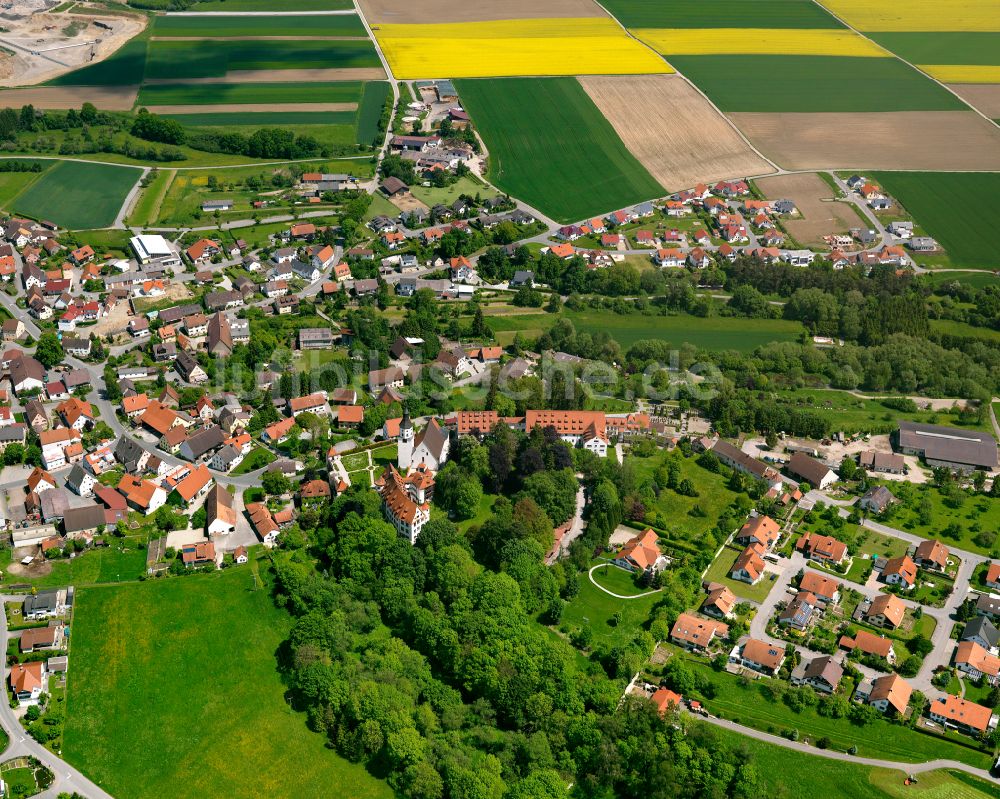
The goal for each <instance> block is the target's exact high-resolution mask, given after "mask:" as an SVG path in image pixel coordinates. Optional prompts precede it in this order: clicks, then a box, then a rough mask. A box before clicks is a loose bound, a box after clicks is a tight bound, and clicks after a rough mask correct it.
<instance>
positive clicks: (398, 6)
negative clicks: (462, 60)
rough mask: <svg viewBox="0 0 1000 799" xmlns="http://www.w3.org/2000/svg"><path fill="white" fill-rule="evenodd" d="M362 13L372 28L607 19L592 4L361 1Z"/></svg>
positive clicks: (561, 0)
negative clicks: (382, 24) (431, 24)
mask: <svg viewBox="0 0 1000 799" xmlns="http://www.w3.org/2000/svg"><path fill="white" fill-rule="evenodd" d="M360 5H361V10H362V12H364V15H365V18H366V19H367V20H368V22H369V23H370V24H372V25H376V24H378V23H380V22H384V23H386V24H388V23H419V22H485V21H488V20H491V19H545V18H550V17H551V18H553V19H556V18H559V17H603V16H605V14H604V11H603V10H602V9H601V8H600V6H598V5H597V4H596V3H592V2H591V0H546V2H544V3H540V2H538V1H537V0H476V1H475V2H465V3H454V2H451V1H450V0H405V1H404V0H360Z"/></svg>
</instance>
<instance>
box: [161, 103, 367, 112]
mask: <svg viewBox="0 0 1000 799" xmlns="http://www.w3.org/2000/svg"><path fill="white" fill-rule="evenodd" d="M148 109H149V111H150V112H151V113H153V114H242V113H249V112H267V111H274V112H276V113H279V114H288V113H292V112H295V111H357V110H358V104H357V103H250V104H249V105H226V104H220V105H151V106H148Z"/></svg>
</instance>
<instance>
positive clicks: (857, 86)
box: [670, 55, 966, 113]
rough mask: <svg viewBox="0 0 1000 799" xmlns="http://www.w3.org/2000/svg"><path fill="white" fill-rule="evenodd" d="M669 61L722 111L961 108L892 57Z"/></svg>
mask: <svg viewBox="0 0 1000 799" xmlns="http://www.w3.org/2000/svg"><path fill="white" fill-rule="evenodd" d="M670 61H671V63H672V64H673V65H674V66H675V67H676V68H677V69H678V70H680V72H681V73H683V74H684V75H686V76H687V77H688V78H690V79H691V80H692V81H693V82H694V83H695V85H696V86H698V87H699V88H700V89H701V90H702V91H704V92H705V93H706V94H707V95H708V96H709V98H711V100H712V101H713V102H714V103H715V104H716V105H717V106H718V107H719V108H721V109H722V110H723V111H769V112H781V111H797V112H807V111H853V112H856V113H866V112H879V111H948V110H959V109H965V108H966V106H965V104H964V103H962V102H961V101H960V100H959V99H958V98H956V97H955V96H954V95H953V94H951V93H950V92H948V91H947V90H945V89H943V88H942V87H941V86H939V85H938V84H936V83H935V82H934V81H932V80H930V79H929V78H927V77H926V76H925V75H922V74H920V72H918V71H917V70H915V69H913V68H912V67H910V66H908V65H906V64H904V63H903V62H902V61H899V60H898V59H895V58H853V57H847V56H793V55H695V56H672V57H671V59H670ZM735 76H744V78H743V79H736V77H735Z"/></svg>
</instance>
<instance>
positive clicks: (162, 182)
mask: <svg viewBox="0 0 1000 799" xmlns="http://www.w3.org/2000/svg"><path fill="white" fill-rule="evenodd" d="M175 174H176V173H174V172H172V171H170V170H163V169H161V170H160V171H159V172H158V173H157V175H156V177H155V178H153V180H152V181H151V182H150V184H149V185H148V186H146V188H144V189H143V190H142V194H140V195H139V199H138V200H137V201H136V203H135V205H134V206H133V208H132V212H131V214H129V216H130V220H131V221H132V222H133V223H134V224H136V225H151V224H153V223H154V222H155V221H156V215H157V213H158V212H159V209H160V203H161V202H163V198H164V196H166V193H167V189H168V188H170V181H171V180H173V178H174V175H175Z"/></svg>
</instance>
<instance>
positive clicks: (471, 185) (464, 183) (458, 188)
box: [411, 175, 497, 206]
mask: <svg viewBox="0 0 1000 799" xmlns="http://www.w3.org/2000/svg"><path fill="white" fill-rule="evenodd" d="M411 192H412V194H413V196H414V197H416V198H417V199H418V200H420V201H421V202H424V203H426V204H427V205H430V206H434V205H437V204H438V203H442V204H444V205H451V203H453V202H455V200H457V199H458V198H459V197H460V196H462V195H463V194H470V195H472V196H473V197H475V196H476V195H477V194H478V195H480V196H481V197H482V198H483V199H486V198H487V197H496V196H497V192H496V190H495V189H491V188H489V187H488V186H485V185H484V184H482V183H481V182H480V181H479V179H478V178H475V177H473V176H471V175H466V176H465V177H461V178H459V179H458V180H456V181H455V182H454V183H452V184H451V185H450V186H445V187H444V188H440V189H439V188H437V187H436V186H414V187H413V188H412V189H411Z"/></svg>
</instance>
